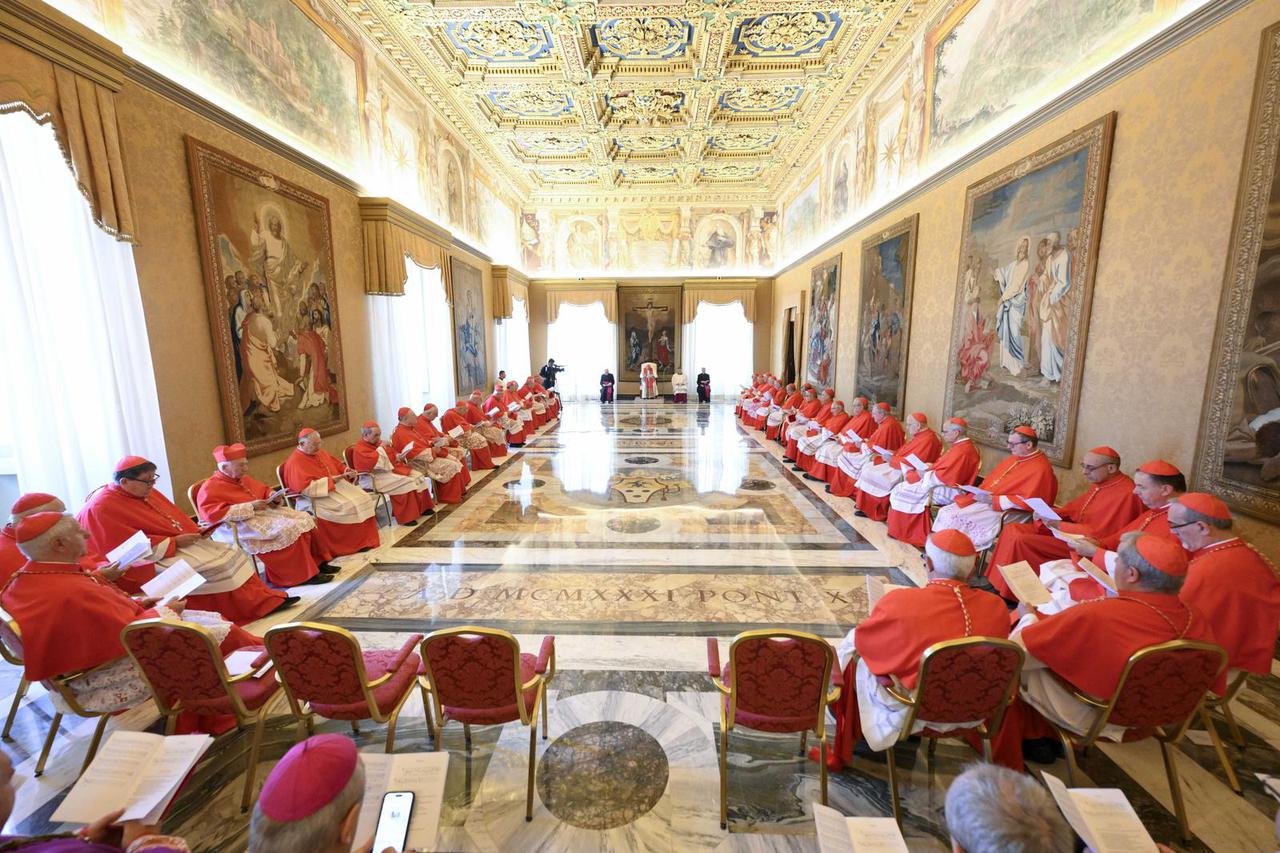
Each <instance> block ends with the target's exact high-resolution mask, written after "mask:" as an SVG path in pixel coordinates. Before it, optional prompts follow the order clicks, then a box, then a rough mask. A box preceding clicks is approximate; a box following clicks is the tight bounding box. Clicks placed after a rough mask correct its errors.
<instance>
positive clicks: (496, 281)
mask: <svg viewBox="0 0 1280 853" xmlns="http://www.w3.org/2000/svg"><path fill="white" fill-rule="evenodd" d="M490 269H491V272H492V278H493V318H494V319H495V320H506V319H508V318H510V317H511V315H512V314H513V313H514V310H515V306H514V305H512V301H513V300H515V299H520V300H521V301H523V302H524V304H525V305H528V304H529V279H528V277H526V276H525V275H524V273H522V272H520V271H519V270H517V269H516V268H515V267H509V266H506V265H505V264H494V265H493V266H492V267H491V268H490Z"/></svg>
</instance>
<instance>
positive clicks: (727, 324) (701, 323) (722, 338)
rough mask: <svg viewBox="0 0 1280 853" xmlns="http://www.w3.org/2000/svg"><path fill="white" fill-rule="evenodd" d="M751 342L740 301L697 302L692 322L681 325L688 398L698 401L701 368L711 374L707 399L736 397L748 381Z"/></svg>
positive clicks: (749, 376) (752, 337)
mask: <svg viewBox="0 0 1280 853" xmlns="http://www.w3.org/2000/svg"><path fill="white" fill-rule="evenodd" d="M753 341H754V336H753V334H752V326H751V323H750V322H749V321H748V320H747V315H746V314H745V313H744V312H743V310H742V303H741V302H730V303H729V304H728V305H713V304H712V303H710V302H699V303H698V313H697V315H696V316H695V317H694V318H693V322H692V323H685V324H684V364H683V367H684V372H685V374H686V375H688V377H689V396H690V397H692V398H693V399H694V400H696V399H698V387H697V379H698V374H699V373H701V372H702V368H704V367H705V368H706V369H707V373H709V374H711V399H713V400H723V399H729V398H732V397H736V396H737V395H738V392H739V391H740V390H741V387H742V386H743V385H747V384H750V382H751V368H752V359H753V356H754V343H753Z"/></svg>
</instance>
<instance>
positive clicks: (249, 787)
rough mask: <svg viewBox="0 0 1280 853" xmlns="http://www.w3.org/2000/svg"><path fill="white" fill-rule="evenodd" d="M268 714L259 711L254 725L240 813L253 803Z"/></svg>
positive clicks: (245, 770)
mask: <svg viewBox="0 0 1280 853" xmlns="http://www.w3.org/2000/svg"><path fill="white" fill-rule="evenodd" d="M266 724H267V715H266V714H265V713H263V712H261V711H259V712H258V721H257V722H256V723H254V725H253V742H252V743H251V744H250V745H249V764H248V765H247V766H246V767H245V769H244V793H243V794H241V795H240V813H241V814H243V813H245V812H247V811H248V810H249V806H250V805H251V804H252V803H253V783H254V782H255V781H256V780H257V777H258V756H259V754H260V753H261V752H262V730H263V729H264V728H266Z"/></svg>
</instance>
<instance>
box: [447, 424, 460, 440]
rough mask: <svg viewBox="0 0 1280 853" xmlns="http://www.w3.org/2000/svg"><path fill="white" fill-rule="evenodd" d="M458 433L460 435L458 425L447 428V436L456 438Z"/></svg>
mask: <svg viewBox="0 0 1280 853" xmlns="http://www.w3.org/2000/svg"><path fill="white" fill-rule="evenodd" d="M460 435H462V427H460V426H456V427H454V428H453V429H451V430H449V438H457V437H458V436H460Z"/></svg>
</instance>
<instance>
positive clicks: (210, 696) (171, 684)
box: [120, 619, 238, 714]
mask: <svg viewBox="0 0 1280 853" xmlns="http://www.w3.org/2000/svg"><path fill="white" fill-rule="evenodd" d="M120 642H121V644H122V645H123V646H124V648H125V651H127V652H128V653H129V657H131V658H133V662H134V663H135V664H137V666H138V669H140V670H142V677H143V678H145V679H146V681H147V684H149V685H150V686H151V693H152V694H153V695H154V696H155V699H156V704H157V705H158V706H159V707H160V711H161V712H162V713H165V714H168V713H170V712H171V711H174V710H176V709H179V708H181V709H184V710H194V709H198V708H199V707H200V706H202V705H204V704H207V703H212V702H216V701H218V700H222V699H227V698H228V697H230V698H231V700H232V704H233V705H235V704H236V702H237V701H238V697H237V696H236V692H235V690H234V689H232V688H230V687H229V686H228V680H229V676H228V675H227V669H226V666H224V665H223V663H222V653H221V652H220V651H218V645H217V643H215V642H214V641H213V637H212V635H210V634H209V632H208V631H207V630H206V629H205V628H203V627H201V626H199V625H193V624H191V623H190V622H180V621H178V620H176V619H143V620H141V621H139V622H131V623H129V624H128V625H126V626H124V628H123V629H122V630H121V631H120Z"/></svg>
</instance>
